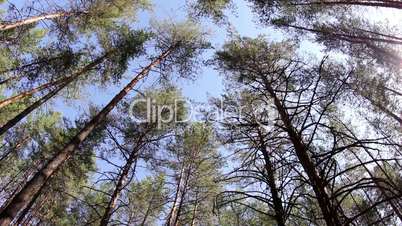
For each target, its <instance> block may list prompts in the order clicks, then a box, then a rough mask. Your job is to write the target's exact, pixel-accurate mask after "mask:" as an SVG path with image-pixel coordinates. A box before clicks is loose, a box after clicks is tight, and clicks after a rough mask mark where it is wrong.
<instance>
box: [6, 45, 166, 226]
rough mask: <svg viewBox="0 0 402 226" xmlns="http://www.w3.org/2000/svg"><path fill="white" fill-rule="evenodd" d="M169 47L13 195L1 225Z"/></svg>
mask: <svg viewBox="0 0 402 226" xmlns="http://www.w3.org/2000/svg"><path fill="white" fill-rule="evenodd" d="M173 48H174V47H171V48H169V49H168V50H166V51H165V52H164V53H162V54H161V55H160V56H159V57H158V58H156V59H155V60H154V61H152V62H151V63H150V64H149V65H148V66H147V67H145V68H144V69H143V70H142V71H141V72H140V73H139V74H137V75H136V76H135V77H134V78H133V80H131V81H130V82H129V83H128V84H127V85H126V86H125V87H124V88H123V89H122V90H121V91H120V92H119V93H118V94H117V95H116V96H115V97H114V98H113V99H112V100H111V101H110V102H109V103H108V104H107V105H106V106H105V107H104V108H103V109H102V110H101V111H100V112H99V113H98V114H97V115H96V116H95V117H94V118H93V119H92V120H91V121H90V122H88V123H87V124H86V125H85V127H84V128H83V129H81V131H80V132H79V133H78V134H77V135H76V136H75V137H73V138H72V140H71V141H70V142H69V143H68V144H67V145H66V146H64V148H62V149H61V150H60V151H59V152H57V154H56V155H55V156H54V157H53V158H52V159H51V160H50V161H49V162H48V163H47V164H45V166H44V167H43V168H42V169H41V170H40V171H39V172H37V173H36V174H35V175H34V176H33V177H32V178H31V179H30V180H29V181H28V182H27V183H26V184H25V186H24V188H23V189H22V190H21V191H20V192H19V193H18V194H17V195H15V196H14V197H13V199H12V200H11V201H10V202H9V204H8V205H7V206H6V207H5V208H4V209H3V210H2V211H1V213H0V226H6V225H8V224H10V222H11V221H12V220H13V219H14V218H15V217H16V216H17V214H18V213H19V212H20V211H21V210H22V209H24V207H25V206H27V205H28V203H29V202H30V200H32V198H33V197H34V195H35V194H36V193H37V192H38V191H39V190H40V188H41V187H42V185H43V184H45V183H46V181H47V180H48V179H49V178H50V177H51V176H52V175H53V174H54V173H55V172H57V170H58V169H59V168H60V166H61V165H62V164H63V163H64V162H65V161H66V160H67V159H69V158H70V157H71V155H73V154H74V151H75V150H76V149H77V148H78V146H79V145H80V144H81V143H82V142H83V141H84V140H85V139H86V138H87V137H88V136H89V134H91V132H92V131H93V130H94V129H95V128H96V127H97V126H98V125H99V124H100V123H101V122H102V121H104V119H105V118H106V116H107V115H108V114H109V112H110V111H111V110H113V109H114V108H115V106H116V105H117V104H118V103H119V102H120V101H121V100H122V99H123V98H124V97H125V96H126V95H127V94H128V93H129V92H130V91H131V90H132V89H133V88H134V86H135V85H136V84H137V83H138V82H139V81H140V80H142V79H143V78H144V77H146V76H147V75H148V73H149V72H150V70H151V69H152V68H153V67H155V66H156V65H158V64H159V63H160V62H161V61H162V60H163V59H165V58H166V57H167V56H168V55H169V54H170V53H171V52H172V50H173Z"/></svg>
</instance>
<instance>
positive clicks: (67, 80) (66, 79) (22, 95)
mask: <svg viewBox="0 0 402 226" xmlns="http://www.w3.org/2000/svg"><path fill="white" fill-rule="evenodd" d="M113 51H114V50H112V51H111V52H108V53H106V54H104V55H103V56H101V57H99V58H97V59H96V60H94V61H92V63H90V64H88V65H87V66H85V67H84V68H83V69H82V70H80V71H79V72H77V73H74V74H73V75H71V76H68V77H64V78H61V79H58V80H56V81H52V82H48V83H46V84H43V85H41V86H38V87H36V88H33V89H31V90H29V91H25V92H22V93H20V94H18V95H15V96H13V97H10V98H7V99H4V100H1V101H0V109H1V108H4V107H6V106H7V105H9V104H12V103H15V102H17V101H19V100H21V99H23V98H26V97H30V96H32V95H34V94H35V93H38V92H40V91H42V90H45V89H48V88H51V87H55V86H57V85H62V84H65V83H71V82H72V81H74V80H75V79H76V78H78V77H80V76H81V75H83V74H85V73H87V72H88V71H90V70H91V69H92V68H93V67H95V66H96V65H98V64H100V63H102V61H103V60H104V59H105V58H106V57H107V56H108V55H110V54H111V53H112V52H113ZM67 85H68V84H67Z"/></svg>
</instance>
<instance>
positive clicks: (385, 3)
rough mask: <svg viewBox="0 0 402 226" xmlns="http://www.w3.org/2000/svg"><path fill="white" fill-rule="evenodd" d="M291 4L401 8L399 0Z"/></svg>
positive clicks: (300, 4) (298, 4)
mask: <svg viewBox="0 0 402 226" xmlns="http://www.w3.org/2000/svg"><path fill="white" fill-rule="evenodd" d="M290 5H293V6H309V5H348V6H353V5H355V6H371V7H384V8H395V9H402V2H401V1H392V0H391V1H370V0H361V1H311V2H306V3H290Z"/></svg>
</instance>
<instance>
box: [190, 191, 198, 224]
mask: <svg viewBox="0 0 402 226" xmlns="http://www.w3.org/2000/svg"><path fill="white" fill-rule="evenodd" d="M197 210H198V196H197V195H195V205H194V210H193V215H192V216H191V226H195V222H196V220H197Z"/></svg>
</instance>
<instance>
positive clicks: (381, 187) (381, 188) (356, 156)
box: [351, 135, 402, 222]
mask: <svg viewBox="0 0 402 226" xmlns="http://www.w3.org/2000/svg"><path fill="white" fill-rule="evenodd" d="M353 136H354V135H353ZM354 137H355V136H354ZM355 138H357V137H355ZM365 152H366V153H367V154H368V155H369V156H370V158H371V159H372V160H373V161H374V163H375V164H376V165H377V167H379V168H380V169H381V171H382V172H383V173H384V175H385V176H386V177H387V179H388V180H389V181H390V182H392V178H389V176H388V175H387V172H386V171H385V170H383V169H382V166H381V165H380V164H379V163H378V162H377V160H376V159H375V157H374V156H373V155H372V154H371V153H370V151H369V150H366V149H365ZM351 153H352V154H353V155H354V156H355V158H356V159H357V160H358V161H359V163H360V164H361V165H362V166H363V168H364V169H365V171H366V172H367V173H368V174H369V176H370V178H371V180H372V181H373V182H374V183H375V185H376V186H377V187H378V190H380V192H381V194H382V195H383V196H384V197H385V198H386V199H387V200H388V199H390V197H389V196H388V194H387V193H386V191H384V188H383V186H381V185H380V184H379V183H378V181H377V180H376V179H375V176H374V175H373V174H372V173H371V171H370V169H369V168H367V166H366V165H365V164H364V163H363V161H362V160H361V159H360V157H359V156H358V155H357V154H356V153H355V152H353V151H351ZM388 203H389V204H390V206H391V208H392V210H393V211H394V213H395V214H396V216H397V217H398V218H399V220H400V221H401V222H402V213H401V211H400V210H399V208H398V207H397V206H396V205H395V203H394V202H393V200H392V199H390V200H389V201H388Z"/></svg>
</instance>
